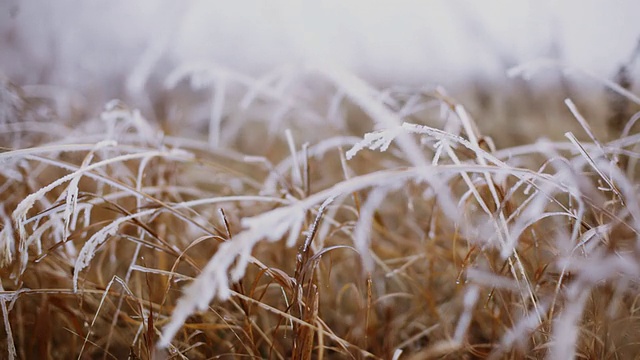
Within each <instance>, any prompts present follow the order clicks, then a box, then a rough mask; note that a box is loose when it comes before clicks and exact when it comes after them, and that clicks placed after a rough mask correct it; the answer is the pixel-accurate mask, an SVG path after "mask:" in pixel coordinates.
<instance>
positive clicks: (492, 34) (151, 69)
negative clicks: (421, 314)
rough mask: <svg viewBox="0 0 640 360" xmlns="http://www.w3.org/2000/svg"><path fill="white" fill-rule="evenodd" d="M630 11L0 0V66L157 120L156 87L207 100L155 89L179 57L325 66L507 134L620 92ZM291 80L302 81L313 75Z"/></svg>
mask: <svg viewBox="0 0 640 360" xmlns="http://www.w3.org/2000/svg"><path fill="white" fill-rule="evenodd" d="M638 14H640V2H638V1H634V0H613V1H607V2H604V1H595V0H587V1H580V0H567V1H550V0H543V1H540V0H537V1H525V0H520V1H508V0H488V1H482V2H478V1H463V0H458V1H452V0H446V1H445V0H433V1H410V0H396V1H387V0H383V1H376V2H370V1H337V0H329V1H290V0H276V1H269V2H265V1H258V0H239V1H227V2H222V1H205V0H200V1H179V2H178V1H167V0H164V1H158V0H137V1H125V0H115V1H114V0H112V1H92V2H87V1H81V0H60V1H55V2H50V1H36V0H1V1H0V73H1V74H2V75H4V77H5V78H6V79H8V80H9V81H11V82H12V83H14V84H16V85H19V86H21V87H24V89H25V91H26V92H28V93H29V94H27V95H29V96H35V97H47V96H48V97H53V98H55V101H56V102H58V103H60V102H63V103H65V104H63V105H64V106H61V105H60V104H58V106H59V107H64V108H68V105H69V104H71V105H73V106H76V107H77V108H86V107H87V106H89V107H90V106H93V105H92V104H101V103H104V102H106V101H108V100H110V99H112V98H119V99H123V100H125V101H128V102H130V103H131V105H132V106H136V107H141V108H142V109H143V111H146V113H145V115H146V116H148V117H150V118H154V117H156V118H160V117H166V114H167V112H170V110H168V109H166V106H165V108H164V109H159V107H158V104H159V103H163V102H167V101H169V100H168V99H170V98H171V99H174V98H183V101H187V100H184V98H187V99H189V100H188V101H187V102H195V103H198V101H197V100H192V98H193V99H198V98H200V99H207V101H208V100H209V96H208V95H207V94H201V93H196V94H190V93H189V92H188V91H186V90H184V91H178V92H174V93H171V94H167V88H169V87H172V88H173V89H175V88H176V86H177V85H176V83H179V81H178V80H176V81H173V83H172V84H171V85H167V81H169V82H171V81H170V80H167V79H170V78H171V76H172V74H173V76H174V77H176V76H178V78H179V74H178V75H176V71H178V72H179V71H180V69H181V68H182V69H192V68H193V67H197V66H205V67H210V68H216V69H219V70H220V71H223V72H227V73H228V72H230V73H233V74H242V75H243V76H247V79H249V80H247V81H253V80H256V81H258V79H261V78H265V77H266V78H268V76H270V74H271V75H272V76H276V77H277V76H282V74H291V73H295V71H297V70H296V69H304V67H305V66H307V65H308V64H310V63H312V64H331V65H332V66H339V67H343V68H345V69H347V70H349V71H351V72H353V73H355V74H357V75H358V76H360V77H362V78H363V79H364V80H366V81H367V82H369V83H370V84H372V85H374V86H375V87H377V88H378V89H383V88H387V87H390V86H406V87H412V88H424V87H429V88H435V87H436V86H442V87H444V88H445V89H446V90H447V91H448V92H449V93H450V94H452V95H453V96H454V97H456V98H457V99H458V100H459V101H461V102H462V103H463V104H464V105H466V106H467V107H468V108H469V109H470V110H471V112H472V114H475V115H477V116H482V117H485V118H491V119H490V120H485V122H489V123H491V124H492V125H490V126H488V128H489V131H492V130H491V129H492V127H493V128H495V127H496V126H497V127H500V128H501V130H502V131H509V132H511V133H512V134H513V135H514V136H515V137H517V136H521V135H523V134H527V133H528V130H527V126H529V127H531V126H535V127H539V124H549V122H553V121H556V120H557V116H559V114H561V113H566V108H565V107H564V105H563V103H562V101H563V100H564V98H566V97H571V98H572V99H573V100H574V101H575V102H576V103H577V104H578V105H579V107H581V108H582V109H584V110H585V111H587V112H589V113H590V114H592V119H593V121H594V122H596V123H606V122H607V121H609V120H608V119H610V117H611V116H613V115H612V114H611V112H612V110H611V106H608V105H607V104H609V105H610V104H611V101H612V100H611V96H609V95H608V94H609V93H608V92H607V91H605V89H604V86H603V84H602V81H600V80H603V79H604V80H611V81H614V82H617V83H619V84H622V85H623V87H626V88H628V90H630V91H633V88H634V79H637V76H638V74H639V73H640V66H639V65H637V64H636V63H635V52H636V47H637V44H638V40H639V38H640V22H638V21H637V15H638ZM541 59H546V60H551V62H548V61H547V62H543V64H546V65H545V66H543V67H541V68H540V69H539V70H538V71H536V72H534V73H533V74H532V76H531V77H530V78H528V79H523V78H522V77H521V76H512V77H509V76H508V70H509V69H511V68H513V67H515V66H518V65H521V64H526V63H530V62H532V61H534V62H535V61H538V62H539V61H541ZM203 64H206V65H203ZM190 67H191V68H190ZM185 71H187V70H185ZM274 74H275V75H274ZM278 74H279V75H278ZM616 76H617V77H616ZM598 79H600V80H598ZM622 80H624V81H622ZM304 86H305V87H306V89H307V90H309V88H311V92H313V91H314V89H313V87H314V86H315V85H314V84H313V82H311V83H309V81H306V82H305V83H304ZM178 87H179V86H178ZM323 89H324V88H323V86H322V85H318V89H317V91H318V92H319V93H320V92H321V91H323ZM229 91H231V90H229ZM52 93H54V94H55V95H53V96H52ZM230 93H231V92H230ZM229 99H232V97H227V98H226V101H229ZM203 101H204V100H203ZM74 104H75V105H74ZM73 106H72V107H73ZM624 109H625V112H630V113H631V112H633V107H632V106H631V105H628V106H627V107H625V108H624ZM203 111H204V112H206V111H205V110H203ZM614 112H615V111H614ZM206 116H208V115H206V114H204V113H203V114H200V115H197V116H196V117H206ZM505 124H506V125H508V126H507V127H508V129H507V130H505V128H504V127H503V125H505ZM509 124H512V125H509ZM513 124H515V125H513ZM531 124H534V125H531Z"/></svg>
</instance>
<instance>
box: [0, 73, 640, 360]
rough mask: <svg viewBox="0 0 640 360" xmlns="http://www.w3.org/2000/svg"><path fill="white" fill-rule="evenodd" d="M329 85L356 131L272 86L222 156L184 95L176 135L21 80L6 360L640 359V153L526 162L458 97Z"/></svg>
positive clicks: (4, 245)
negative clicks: (59, 99)
mask: <svg viewBox="0 0 640 360" xmlns="http://www.w3.org/2000/svg"><path fill="white" fill-rule="evenodd" d="M323 76H324V77H325V78H326V79H329V84H332V86H335V87H338V88H341V89H342V90H341V91H342V94H344V97H345V99H343V100H342V104H341V105H340V104H339V105H338V106H334V107H333V112H332V111H330V110H327V108H323V107H322V106H323V104H324V105H326V106H327V107H328V108H331V103H332V101H333V103H334V104H335V103H338V101H336V98H335V97H332V96H328V97H326V96H325V97H322V96H323V95H322V92H320V95H318V98H314V97H313V93H298V94H295V96H294V95H291V94H285V95H282V94H280V95H278V94H273V93H270V92H268V91H266V90H264V89H263V90H261V91H263V92H260V93H259V94H258V95H256V98H258V99H257V100H256V99H251V98H246V97H245V98H243V99H242V101H244V103H243V105H242V106H239V107H237V108H233V106H232V105H228V104H225V109H224V111H222V110H219V111H218V112H216V111H212V112H211V114H212V115H211V116H212V119H214V120H215V116H218V115H219V116H221V117H220V118H218V119H217V120H219V121H211V123H210V124H209V126H210V129H213V130H217V129H220V128H224V129H225V131H226V132H223V133H222V136H220V138H219V139H216V138H215V137H209V140H208V141H209V142H208V141H207V140H206V129H207V125H206V124H205V125H203V128H204V129H205V135H203V136H198V135H197V133H202V131H200V130H201V129H200V128H198V126H199V125H197V122H195V121H193V122H192V123H189V119H193V118H194V117H197V114H198V111H199V110H198V109H197V108H194V107H193V104H187V103H185V102H184V101H182V100H181V101H176V102H175V103H173V104H172V105H171V106H169V105H167V104H156V107H157V108H161V109H162V111H160V110H157V109H156V110H157V112H156V114H162V115H159V116H158V119H157V121H148V120H146V119H145V118H143V117H142V116H141V115H140V114H139V113H138V112H137V111H136V110H132V109H130V108H128V107H127V106H125V105H124V104H122V103H116V102H114V103H111V104H109V105H108V106H107V108H106V109H105V110H104V112H103V113H102V114H100V115H97V116H96V117H95V118H89V119H85V118H75V117H73V116H70V117H69V118H57V117H56V115H55V112H54V110H55V109H54V108H55V107H54V106H52V105H51V104H50V103H48V102H47V101H42V102H37V101H36V99H30V98H29V97H28V96H27V95H25V94H23V93H22V92H21V89H20V88H18V87H16V86H13V85H11V84H9V83H8V82H6V83H5V84H4V85H3V88H2V90H1V91H3V92H4V94H10V96H7V95H3V97H2V98H0V111H3V114H6V115H5V117H0V141H1V144H2V152H1V153H0V164H1V166H0V167H1V169H0V226H1V227H0V229H1V233H0V246H1V248H0V254H1V255H2V258H1V259H0V260H1V264H2V270H1V273H0V275H1V276H2V283H1V285H2V289H0V290H1V292H0V295H1V296H0V305H1V310H2V316H3V320H4V321H3V324H4V325H3V328H4V330H3V331H4V334H5V338H6V341H2V342H0V353H2V354H4V355H2V357H8V358H23V359H27V358H41V359H45V358H74V357H77V358H83V359H84V358H115V359H122V358H131V359H151V358H154V359H162V358H172V359H180V358H188V359H207V358H237V359H245V358H255V359H262V358H267V359H289V358H293V359H342V358H344V359H363V358H375V359H378V358H379V359H425V358H445V359H480V358H490V359H520V358H544V357H550V358H554V359H566V358H569V357H572V356H575V357H579V358H587V359H607V358H611V359H613V358H616V359H629V358H634V356H636V354H637V353H639V352H640V345H639V344H640V343H639V342H638V335H637V334H638V331H639V330H640V316H639V314H638V311H639V309H640V306H639V305H638V301H637V300H638V295H640V291H639V288H638V285H639V284H638V278H639V277H638V276H639V275H640V265H639V264H640V244H639V243H638V231H639V230H640V217H639V216H640V206H639V204H640V202H639V201H638V196H637V190H638V189H637V181H636V179H637V176H636V170H635V164H636V161H637V160H636V159H637V158H638V152H637V151H636V146H637V144H638V137H637V136H634V135H629V134H628V133H629V132H630V131H626V133H622V134H621V132H622V131H623V130H622V129H621V127H620V126H619V124H618V122H616V121H617V120H616V121H614V120H612V121H611V122H610V124H613V123H615V126H614V125H610V126H611V127H615V129H613V130H614V133H613V134H612V136H611V137H612V138H614V140H613V141H611V142H607V141H604V140H606V139H603V140H599V137H600V136H601V135H600V134H596V135H593V136H590V135H589V134H588V131H584V130H588V129H589V127H588V125H585V124H582V125H580V123H579V122H578V121H576V120H575V119H571V118H570V117H569V116H567V117H566V118H565V120H566V121H574V122H575V123H574V124H577V126H576V128H577V129H580V130H583V132H582V133H580V134H577V133H576V134H577V135H576V136H577V137H578V139H576V138H575V137H572V136H571V134H567V137H564V141H558V142H551V141H542V140H541V141H538V142H534V143H532V144H530V145H526V144H518V145H522V146H514V147H506V146H512V145H513V142H514V139H512V138H503V139H501V138H500V137H499V132H498V134H496V129H495V128H494V129H493V131H492V129H491V127H490V126H488V127H487V126H485V125H486V124H488V122H489V121H490V119H489V117H488V115H487V114H482V113H480V116H487V119H486V120H485V119H481V120H480V121H479V122H480V124H479V125H478V124H476V123H475V122H474V121H473V120H472V118H471V117H470V116H468V115H467V113H466V112H465V110H464V108H463V107H462V106H461V105H460V104H458V103H457V102H456V101H455V100H453V99H451V98H450V97H448V96H447V95H446V94H445V93H444V92H443V91H442V90H432V91H415V92H411V91H406V90H402V91H397V92H389V93H387V94H386V98H385V97H383V96H382V95H381V94H380V93H375V92H374V91H373V90H372V89H370V88H368V87H367V86H366V84H363V83H361V82H359V80H358V79H355V78H353V77H351V76H350V75H348V74H342V73H339V72H331V71H327V72H325V73H324V74H323ZM327 87H328V88H330V86H327ZM185 91H186V92H187V94H185V93H184V92H185ZM170 95H171V93H168V94H167V95H166V96H165V101H168V102H170V101H171V99H172V97H171V96H170ZM174 95H175V99H184V97H185V96H186V97H188V91H187V90H185V89H182V90H180V91H178V90H176V93H174ZM276 95H278V96H280V97H277V96H276ZM274 96H275V97H276V99H275V100H273V97H274ZM620 96H624V94H623V95H620ZM265 99H267V100H265ZM625 99H627V98H626V97H625ZM338 100H340V99H338ZM226 101H228V102H229V103H232V102H233V101H234V100H233V98H232V97H231V98H227V100H226ZM560 101H561V100H560ZM628 101H630V102H631V103H633V99H631V100H628ZM214 103H215V102H214ZM274 103H275V104H276V105H277V106H274V105H273V104H274ZM283 103H284V104H285V105H286V106H284V108H282V107H281V104H283ZM567 105H568V107H569V108H572V106H574V105H573V103H572V102H567ZM636 105H637V104H636ZM200 106H202V105H200ZM421 106H422V108H420V107H421ZM630 106H631V105H628V104H627V107H625V108H624V111H629V109H630ZM230 109H231V110H230ZM311 109H320V110H319V111H317V112H314V111H315V110H311ZM415 109H417V110H415ZM565 109H566V108H565ZM578 109H579V106H576V108H575V109H574V110H578ZM619 109H621V108H619ZM45 110H46V111H45ZM74 111H78V109H76V110H74ZM82 111H83V112H90V110H88V109H82ZM323 111H325V112H326V111H328V113H329V114H333V115H332V116H335V119H338V120H335V119H334V118H330V119H325V122H324V123H323V122H322V121H321V122H313V121H312V120H313V118H314V116H315V117H319V118H322V115H318V114H322V113H323ZM620 111H622V110H620ZM574 112H575V111H574ZM73 113H74V112H73V111H69V112H68V114H73ZM77 113H82V112H77ZM216 113H219V114H218V115H216ZM222 113H224V116H223V115H220V114H222ZM274 113H276V114H280V117H278V116H276V117H275V118H271V115H272V114H274ZM567 114H569V115H570V114H571V113H570V112H569V111H568V110H567ZM574 115H575V116H579V114H577V113H575V114H574ZM583 115H584V116H585V117H587V118H589V114H583ZM612 116H614V117H615V116H617V117H620V116H623V115H620V114H613V115H612ZM625 116H627V117H629V116H630V115H629V114H626V115H625ZM310 119H311V120H310ZM402 121H404V122H405V123H404V124H403V123H402ZM483 121H484V125H483ZM273 124H280V127H276V128H275V130H272V128H273V126H277V125H273ZM285 125H286V126H287V127H289V128H290V129H291V131H290V132H284V131H282V129H283V128H284V127H285ZM585 126H587V127H585ZM373 128H375V130H376V131H375V132H371V131H372V129H373ZM487 128H489V130H490V131H491V133H492V135H494V138H495V142H497V143H498V144H506V145H500V146H503V148H500V149H497V148H496V146H495V145H494V144H493V143H494V140H493V139H492V138H490V137H488V136H485V135H484V134H483V131H484V130H485V129H487ZM545 130H547V129H540V134H530V133H526V134H524V135H523V137H529V138H530V139H535V138H537V137H538V136H544V135H546V136H550V137H552V138H554V139H556V138H558V136H551V135H550V134H548V133H545V132H544V131H545ZM363 132H368V133H369V134H368V135H364V134H363ZM615 132H617V133H615ZM363 135H364V137H363ZM495 135H497V136H495ZM521 135H522V134H521ZM560 138H562V136H560ZM363 139H364V140H363ZM212 142H213V143H218V142H219V144H218V146H212ZM387 147H388V149H387ZM378 150H381V151H378ZM243 154H251V156H246V155H243ZM203 304H204V306H203Z"/></svg>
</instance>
